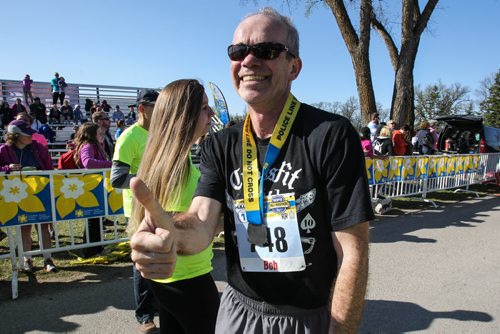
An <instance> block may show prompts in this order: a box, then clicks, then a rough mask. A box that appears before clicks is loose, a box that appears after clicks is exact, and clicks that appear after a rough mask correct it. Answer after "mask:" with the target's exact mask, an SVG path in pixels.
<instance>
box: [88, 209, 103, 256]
mask: <svg viewBox="0 0 500 334" xmlns="http://www.w3.org/2000/svg"><path fill="white" fill-rule="evenodd" d="M99 220H100V218H89V219H88V222H89V241H90V242H96V241H97V242H98V241H101V227H100V226H99ZM83 239H84V240H85V241H86V240H87V239H86V233H84V234H83ZM103 249H104V248H103V247H102V246H94V247H89V248H85V249H84V250H83V255H84V256H85V257H92V256H94V255H96V254H97V253H100V252H102V250H103Z"/></svg>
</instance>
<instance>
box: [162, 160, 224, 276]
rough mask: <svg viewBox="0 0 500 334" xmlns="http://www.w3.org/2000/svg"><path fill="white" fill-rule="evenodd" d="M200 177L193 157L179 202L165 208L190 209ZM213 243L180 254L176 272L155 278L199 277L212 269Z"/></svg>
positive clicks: (175, 209) (177, 210)
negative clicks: (193, 251)
mask: <svg viewBox="0 0 500 334" xmlns="http://www.w3.org/2000/svg"><path fill="white" fill-rule="evenodd" d="M199 178H200V171H199V170H198V168H196V166H195V165H193V162H192V161H191V158H190V159H189V178H188V180H187V182H186V184H185V185H184V187H183V189H182V193H181V197H180V198H179V201H178V203H176V204H174V205H168V206H167V208H166V209H165V210H166V211H171V212H185V211H187V210H188V209H189V206H190V205H191V201H192V200H193V195H194V192H195V190H196V186H197V184H198V179H199ZM213 256H214V254H213V252H212V245H211V244H210V246H208V247H207V248H205V249H204V250H203V251H201V252H199V253H197V254H194V255H179V256H177V263H176V265H175V270H174V274H173V275H172V277H169V278H166V279H155V281H156V282H159V283H172V282H177V281H181V280H185V279H190V278H193V277H198V276H201V275H204V274H207V273H209V272H211V271H212V269H213V268H212V258H213Z"/></svg>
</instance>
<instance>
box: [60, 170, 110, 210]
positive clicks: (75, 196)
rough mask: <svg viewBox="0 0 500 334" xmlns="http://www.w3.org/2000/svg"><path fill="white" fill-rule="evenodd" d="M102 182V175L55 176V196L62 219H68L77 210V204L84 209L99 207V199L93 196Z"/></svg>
mask: <svg viewBox="0 0 500 334" xmlns="http://www.w3.org/2000/svg"><path fill="white" fill-rule="evenodd" d="M101 181H102V175H99V174H86V175H83V176H81V175H68V176H64V175H54V195H55V197H56V198H57V200H56V209H57V212H58V213H59V216H60V217H61V218H64V217H66V216H67V215H68V214H69V213H71V212H72V211H73V210H75V208H76V204H78V205H79V206H81V207H84V208H91V207H95V206H99V203H98V202H97V198H96V197H95V196H94V194H92V192H91V191H92V190H94V189H95V188H96V187H97V186H98V185H99V184H100V183H101Z"/></svg>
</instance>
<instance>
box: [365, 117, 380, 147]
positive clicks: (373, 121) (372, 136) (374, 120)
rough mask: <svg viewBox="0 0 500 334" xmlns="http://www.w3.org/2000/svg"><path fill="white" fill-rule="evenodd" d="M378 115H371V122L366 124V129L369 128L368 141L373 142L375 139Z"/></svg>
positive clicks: (378, 120) (377, 128)
mask: <svg viewBox="0 0 500 334" xmlns="http://www.w3.org/2000/svg"><path fill="white" fill-rule="evenodd" d="M379 123H380V115H379V113H376V112H375V113H372V114H371V121H370V122H369V123H368V128H370V133H371V134H370V139H371V141H372V142H373V141H374V140H375V139H377V133H378V131H379Z"/></svg>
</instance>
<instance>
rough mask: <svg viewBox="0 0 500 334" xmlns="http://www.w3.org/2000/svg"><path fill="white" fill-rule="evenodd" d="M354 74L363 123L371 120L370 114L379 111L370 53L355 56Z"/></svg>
mask: <svg viewBox="0 0 500 334" xmlns="http://www.w3.org/2000/svg"><path fill="white" fill-rule="evenodd" d="M352 63H353V66H354V74H355V76H356V85H357V88H358V97H359V108H360V111H361V119H362V122H363V124H368V122H370V114H371V113H374V112H376V111H377V105H376V103H375V94H374V92H373V83H372V76H371V70H370V60H369V58H368V55H359V56H358V55H356V56H354V57H353V61H352Z"/></svg>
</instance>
